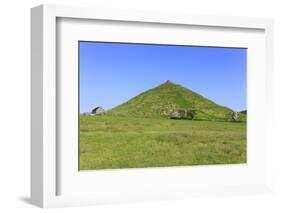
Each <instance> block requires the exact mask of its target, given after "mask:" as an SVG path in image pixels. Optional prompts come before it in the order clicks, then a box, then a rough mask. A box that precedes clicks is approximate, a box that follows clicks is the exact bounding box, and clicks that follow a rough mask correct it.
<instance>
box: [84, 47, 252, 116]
mask: <svg viewBox="0 0 281 213" xmlns="http://www.w3.org/2000/svg"><path fill="white" fill-rule="evenodd" d="M79 45H80V50H79V51H80V65H79V66H80V67H79V69H80V112H89V111H91V109H93V108H94V107H96V106H102V107H103V108H105V109H110V108H112V107H115V106H117V105H119V104H122V103H123V102H126V101H128V100H129V99H131V98H132V97H134V96H136V95H138V94H139V93H141V92H144V91H146V90H148V89H151V88H153V87H156V86H158V85H160V84H162V83H164V82H165V81H167V80H171V81H172V82H174V83H176V84H180V85H182V86H184V87H186V88H188V89H191V90H193V91H194V92H197V93H199V94H201V95H203V96H204V97H206V98H208V99H210V100H212V101H214V102H216V103H217V104H220V105H223V106H226V107H229V108H231V109H233V110H236V111H240V110H244V109H246V67H247V61H246V57H247V50H246V49H242V48H241V49H239V48H213V47H194V46H172V45H171V46H168V45H142V44H119V43H99V42H79Z"/></svg>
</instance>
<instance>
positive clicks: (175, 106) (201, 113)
mask: <svg viewBox="0 0 281 213" xmlns="http://www.w3.org/2000/svg"><path fill="white" fill-rule="evenodd" d="M180 109H188V110H191V109H192V110H195V111H196V115H195V117H194V119H197V120H222V121H229V120H231V115H232V112H233V111H232V110H231V109H229V108H227V107H224V106H220V105H218V104H216V103H215V102H213V101H211V100H209V99H207V98H205V97H203V96H201V95H199V94H197V93H195V92H193V91H191V90H189V89H187V88H184V87H182V86H181V85H178V84H175V83H173V82H172V81H170V80H167V81H166V82H164V83H163V84H161V85H159V86H157V87H155V88H152V89H149V90H147V91H146V92H143V93H141V94H139V95H138V96H136V97H134V98H132V99H130V100H129V101H127V102H126V103H123V104H121V105H119V106H117V107H115V108H113V109H111V110H109V111H108V114H110V115H114V116H130V117H131V116H132V117H150V118H151V117H163V118H170V117H171V115H172V114H173V113H174V112H176V111H177V110H180ZM239 117H240V119H239V120H244V119H245V115H242V114H241V116H240V115H239Z"/></svg>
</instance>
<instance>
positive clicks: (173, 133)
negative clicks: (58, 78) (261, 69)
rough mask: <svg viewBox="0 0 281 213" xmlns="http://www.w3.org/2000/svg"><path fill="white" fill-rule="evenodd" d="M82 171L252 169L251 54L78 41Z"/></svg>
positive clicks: (243, 50) (209, 48)
mask: <svg viewBox="0 0 281 213" xmlns="http://www.w3.org/2000/svg"><path fill="white" fill-rule="evenodd" d="M78 57H79V58H78V61H79V64H78V73H79V88H78V89H79V100H78V103H79V107H78V108H79V112H78V116H79V124H78V126H79V130H78V131H79V143H78V144H79V149H78V150H79V153H78V154H79V162H78V164H79V170H100V169H125V168H151V167H175V166H199V165H201V166H203V165H204V166H206V165H218V164H246V163H247V48H237V47H215V46H194V45H176V44H148V43H121V42H101V41H78Z"/></svg>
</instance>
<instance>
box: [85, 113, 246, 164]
mask: <svg viewBox="0 0 281 213" xmlns="http://www.w3.org/2000/svg"><path fill="white" fill-rule="evenodd" d="M234 163H246V122H215V121H194V120H171V119H165V118H133V117H116V116H109V115H103V116H80V169H81V170H93V169H115V168H142V167H160V166H185V165H206V164H234Z"/></svg>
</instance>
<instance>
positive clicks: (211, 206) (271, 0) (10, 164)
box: [0, 0, 281, 213]
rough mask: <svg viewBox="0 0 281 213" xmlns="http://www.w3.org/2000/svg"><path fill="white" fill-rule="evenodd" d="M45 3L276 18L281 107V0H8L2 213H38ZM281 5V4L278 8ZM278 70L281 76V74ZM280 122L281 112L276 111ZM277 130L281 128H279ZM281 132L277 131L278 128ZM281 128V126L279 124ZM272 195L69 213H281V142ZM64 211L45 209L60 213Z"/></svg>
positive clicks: (4, 4)
mask: <svg viewBox="0 0 281 213" xmlns="http://www.w3.org/2000/svg"><path fill="white" fill-rule="evenodd" d="M42 3H55V4H71V5H76V4H79V5H80V6H97V7H111V8H123V9H140V10H155V11H162V12H165V11H167V12H169V11H172V12H177V11H178V12H185V13H191V14H216V15H231V16H251V17H269V18H274V19H275V72H276V78H275V80H276V83H279V85H276V91H277V93H276V94H275V95H276V98H278V99H279V100H278V101H277V102H276V109H281V104H280V100H281V93H280V91H281V90H280V88H281V80H280V77H281V75H280V69H281V63H280V61H279V60H278V59H279V58H280V56H281V46H280V43H281V3H280V1H279V0H260V1H257V0H229V1H226V0H211V1H210V0H205V1H204V0H182V1H181V0H170V1H164V0H135V1H133V0H118V1H116V0H100V1H99V0H80V1H79V2H78V1H74V0H56V1H47V0H46V1H38V0H9V1H4V0H2V1H1V7H0V27H1V28H0V29H1V31H0V38H1V39H0V43H1V45H0V65H1V68H0V96H1V99H0V100H1V104H0V144H1V146H0V170H1V172H0V212H19V211H21V212H37V211H40V209H39V208H37V207H34V206H32V205H30V204H29V187H30V184H29V178H30V175H29V173H30V166H29V164H30V156H29V153H30V152H29V149H30V133H29V132H30V128H29V125H30V119H29V117H30V112H29V107H30V40H29V37H30V10H29V9H30V8H31V7H34V6H37V5H39V4H42ZM279 3H280V4H279ZM278 72H279V73H278ZM276 112H277V114H276V123H278V120H279V118H281V116H280V115H281V113H280V112H279V111H278V110H276ZM277 128H279V127H277ZM276 130H278V129H276ZM280 130H281V125H280ZM272 147H273V155H272V156H273V168H275V172H274V183H275V187H274V188H275V190H274V193H273V194H272V195H260V196H242V197H225V198H211V199H205V198H204V199H203V198H202V199H190V200H184V201H170V202H156V203H138V204H122V205H121V204H119V205H108V206H93V207H79V208H71V209H67V211H69V212H77V211H83V212H102V213H103V212H122V213H126V212H216V213H219V212H228V213H232V212H235V213H237V212H256V213H258V212H281V202H280V201H281V166H280V164H279V162H281V155H280V154H279V153H280V151H279V150H281V141H279V142H275V143H274V144H273V145H272ZM64 210H66V209H51V210H47V211H51V212H61V211H64Z"/></svg>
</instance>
